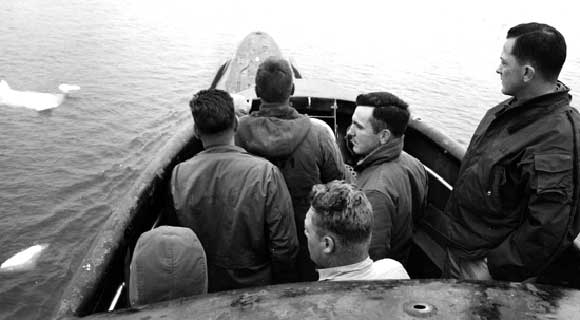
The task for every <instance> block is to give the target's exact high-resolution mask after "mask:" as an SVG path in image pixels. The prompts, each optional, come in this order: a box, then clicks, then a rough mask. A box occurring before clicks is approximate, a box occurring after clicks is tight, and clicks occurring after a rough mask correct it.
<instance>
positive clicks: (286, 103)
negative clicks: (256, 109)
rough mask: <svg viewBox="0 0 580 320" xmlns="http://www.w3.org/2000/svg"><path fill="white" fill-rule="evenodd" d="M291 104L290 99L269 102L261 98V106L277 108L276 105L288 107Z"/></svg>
mask: <svg viewBox="0 0 580 320" xmlns="http://www.w3.org/2000/svg"><path fill="white" fill-rule="evenodd" d="M289 105H290V99H287V100H285V101H281V102H268V101H264V100H263V99H262V100H260V108H276V107H286V106H289Z"/></svg>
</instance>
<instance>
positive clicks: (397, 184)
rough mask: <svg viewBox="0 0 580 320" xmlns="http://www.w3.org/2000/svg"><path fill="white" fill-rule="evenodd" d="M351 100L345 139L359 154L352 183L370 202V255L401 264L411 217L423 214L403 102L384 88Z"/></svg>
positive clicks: (421, 177) (422, 186) (421, 182)
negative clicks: (353, 102) (405, 141)
mask: <svg viewBox="0 0 580 320" xmlns="http://www.w3.org/2000/svg"><path fill="white" fill-rule="evenodd" d="M356 105H357V107H356V109H355V111H354V113H353V115H352V124H351V126H350V127H349V129H348V132H347V139H348V141H349V144H350V145H352V151H353V152H354V153H355V154H356V155H358V156H361V157H362V159H361V160H359V161H358V162H357V163H356V165H355V167H354V169H355V172H356V174H357V177H356V183H357V185H358V186H359V187H360V188H362V189H363V190H364V192H365V194H366V196H367V198H368V199H369V200H370V202H371V205H372V207H373V213H374V227H373V236H372V240H371V246H370V248H369V253H370V257H371V259H373V260H379V259H384V258H390V259H394V260H397V261H399V262H401V263H402V264H403V265H406V263H407V258H408V255H409V250H410V247H411V237H412V234H413V223H414V221H415V220H418V219H420V217H421V216H422V214H423V211H424V209H425V206H426V201H427V188H428V186H427V181H428V180H427V172H426V171H425V168H424V167H423V165H422V164H421V162H420V161H419V160H417V159H416V158H414V157H413V156H411V155H409V154H407V153H406V152H404V151H403V138H404V133H405V130H406V129H407V124H408V122H409V111H408V105H407V103H406V102H404V101H403V100H401V99H400V98H398V97H397V96H395V95H392V94H390V93H388V92H373V93H367V94H362V95H359V96H358V97H357V98H356Z"/></svg>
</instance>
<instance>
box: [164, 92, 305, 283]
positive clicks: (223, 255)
mask: <svg viewBox="0 0 580 320" xmlns="http://www.w3.org/2000/svg"><path fill="white" fill-rule="evenodd" d="M190 108H191V112H192V115H193V119H194V121H195V132H196V134H197V135H198V136H199V137H200V139H201V141H202V143H203V147H204V149H205V150H204V151H202V152H200V153H199V154H197V155H195V156H194V157H193V158H191V159H189V160H188V161H186V162H184V163H181V164H179V165H177V166H176V167H175V169H173V174H172V177H171V193H172V195H173V203H174V206H175V211H176V214H177V221H178V223H179V224H180V225H181V226H184V227H189V228H191V229H193V231H195V233H196V234H197V236H198V238H199V240H200V242H201V244H202V245H203V248H204V249H205V252H206V255H207V262H208V278H209V281H208V282H209V292H215V291H219V290H226V289H234V288H241V287H250V286H257V285H267V284H271V283H281V282H288V281H295V275H296V274H295V271H296V270H295V258H296V254H297V251H298V240H297V235H296V226H295V223H294V210H293V208H292V202H291V198H290V194H289V193H288V189H287V187H286V184H285V182H284V177H283V176H282V174H281V173H280V171H279V170H278V168H276V166H274V165H273V164H271V163H270V162H268V161H267V160H266V159H263V158H260V157H256V156H254V155H251V154H249V153H247V152H246V151H245V150H244V149H242V148H240V147H236V146H235V145H234V134H235V131H236V128H237V125H238V123H237V120H236V116H235V114H234V105H233V101H232V98H231V97H230V95H229V94H228V93H227V92H225V91H221V90H202V91H200V92H198V93H197V94H196V95H195V96H194V97H193V99H192V100H191V101H190Z"/></svg>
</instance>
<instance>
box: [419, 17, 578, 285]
mask: <svg viewBox="0 0 580 320" xmlns="http://www.w3.org/2000/svg"><path fill="white" fill-rule="evenodd" d="M500 59H501V63H500V65H499V68H498V69H497V73H498V74H499V75H500V76H501V82H502V92H503V93H504V94H506V95H509V96H512V98H510V99H508V100H506V101H503V102H502V103H500V104H499V105H498V106H496V107H494V108H492V109H490V110H489V111H488V112H487V114H486V115H485V116H484V118H483V119H482V120H481V123H480V124H479V127H478V128H477V130H476V131H475V134H474V135H473V137H472V138H471V142H470V144H469V147H468V149H467V153H466V154H465V157H464V158H463V162H462V164H461V168H460V171H459V175H458V178H457V181H456V184H455V187H454V189H453V192H452V194H451V196H450V198H449V201H448V203H447V206H446V208H445V212H444V214H439V215H437V214H434V215H429V216H427V217H426V220H425V222H426V223H425V225H424V226H423V227H424V230H425V232H426V234H429V235H430V237H427V238H425V239H424V240H425V241H423V243H422V244H420V246H421V247H423V248H424V249H426V250H425V251H426V252H427V253H433V252H440V255H439V257H433V256H432V258H435V259H434V260H435V262H437V264H439V265H440V266H441V267H442V268H443V276H444V277H453V278H462V279H489V278H490V277H491V278H493V279H496V280H506V281H523V280H526V279H530V278H533V277H536V276H538V275H540V274H541V273H542V271H543V270H544V269H545V268H546V267H547V266H548V265H549V264H550V263H551V262H553V261H554V259H556V258H557V257H558V255H559V254H560V253H561V252H562V251H563V250H564V249H566V248H567V247H568V246H569V245H570V244H571V243H572V241H573V240H574V238H575V237H576V235H577V234H578V230H579V221H578V213H577V211H578V209H577V208H578V194H577V192H578V187H579V186H578V172H579V168H578V164H579V162H578V161H579V158H578V149H579V148H580V145H579V144H578V143H579V142H580V140H579V139H580V137H579V131H578V130H579V128H580V117H579V115H578V112H577V111H576V110H574V109H573V108H571V107H570V105H569V104H570V99H571V96H570V95H569V94H568V88H566V86H564V84H562V83H561V82H559V81H558V75H559V73H560V70H561V69H562V66H563V64H564V61H565V59H566V43H565V41H564V37H563V36H562V35H561V34H560V32H558V31H557V30H556V29H555V28H553V27H551V26H549V25H545V24H539V23H526V24H520V25H517V26H515V27H513V28H511V29H510V30H509V31H508V33H507V39H506V41H505V44H504V47H503V52H502V54H501V58H500ZM434 245H435V246H437V245H438V246H440V247H442V248H443V250H435V249H433V248H434V247H433V246H434Z"/></svg>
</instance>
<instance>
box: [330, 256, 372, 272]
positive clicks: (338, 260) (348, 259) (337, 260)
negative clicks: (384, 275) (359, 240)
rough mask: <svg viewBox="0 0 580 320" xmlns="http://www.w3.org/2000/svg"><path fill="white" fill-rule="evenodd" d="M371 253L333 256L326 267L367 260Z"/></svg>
mask: <svg viewBox="0 0 580 320" xmlns="http://www.w3.org/2000/svg"><path fill="white" fill-rule="evenodd" d="M368 257H369V255H368V254H367V253H363V254H360V255H350V254H349V255H341V256H336V257H333V258H332V259H330V260H329V261H328V265H327V266H325V267H324V268H336V267H342V266H348V265H351V264H355V263H360V262H363V261H365V260H366V259H367V258H368Z"/></svg>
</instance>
